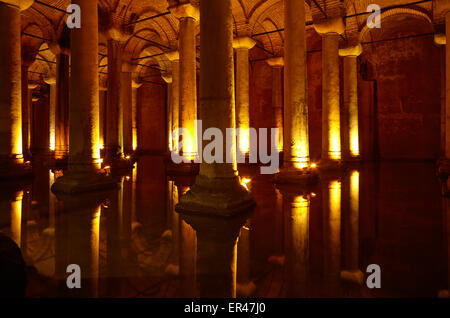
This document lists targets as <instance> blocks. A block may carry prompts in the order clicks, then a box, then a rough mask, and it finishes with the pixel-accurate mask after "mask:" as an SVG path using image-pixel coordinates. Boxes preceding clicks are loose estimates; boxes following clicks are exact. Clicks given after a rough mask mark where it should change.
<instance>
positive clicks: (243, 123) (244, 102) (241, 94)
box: [233, 37, 256, 153]
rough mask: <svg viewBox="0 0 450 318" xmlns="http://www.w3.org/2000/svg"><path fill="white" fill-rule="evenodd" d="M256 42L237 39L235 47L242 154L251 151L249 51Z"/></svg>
mask: <svg viewBox="0 0 450 318" xmlns="http://www.w3.org/2000/svg"><path fill="white" fill-rule="evenodd" d="M255 44H256V42H255V41H254V40H253V39H251V38H249V37H241V38H236V39H234V41H233V47H234V48H235V49H236V127H237V128H239V129H240V131H241V133H240V136H239V140H238V147H239V150H240V151H241V152H242V153H248V152H249V150H250V133H249V132H248V129H249V128H250V96H249V80H250V75H249V62H248V51H249V50H250V49H251V48H252V47H254V46H255Z"/></svg>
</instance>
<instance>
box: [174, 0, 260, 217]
mask: <svg viewBox="0 0 450 318" xmlns="http://www.w3.org/2000/svg"><path fill="white" fill-rule="evenodd" d="M200 13H201V17H202V18H201V20H200V29H201V34H202V36H201V45H200V49H201V54H200V59H201V61H200V63H201V65H202V67H201V68H200V103H201V106H200V107H201V119H202V121H203V129H205V130H206V129H208V128H210V127H215V128H217V129H219V130H220V131H221V133H222V135H223V136H226V135H227V131H226V130H227V128H231V131H233V132H234V128H235V117H234V114H235V105H234V94H233V78H234V75H233V74H234V71H233V69H234V68H233V45H232V44H233V43H232V42H233V18H232V13H231V0H220V1H202V2H201V3H200ZM231 137H232V138H230V139H231V141H232V142H230V143H225V142H224V143H223V144H222V145H218V147H223V148H222V149H223V157H222V158H219V159H221V160H220V161H222V162H218V161H219V160H216V161H215V162H213V163H207V162H205V161H203V162H202V163H201V164H200V172H199V175H198V176H197V179H196V183H195V185H193V186H192V187H191V190H190V191H188V192H187V193H186V195H184V196H183V197H181V198H180V203H179V204H178V205H177V206H176V210H177V212H182V213H202V214H214V215H227V216H228V215H233V214H238V213H242V212H244V211H247V210H248V209H250V208H252V207H253V205H254V201H253V198H252V196H251V195H250V193H249V191H248V190H247V189H246V188H245V187H244V186H242V185H241V184H240V180H239V177H238V175H237V171H236V143H235V140H234V139H235V138H233V137H234V133H233V136H231ZM206 145H207V143H206V142H205V143H204V144H203V149H204V147H205V146H206ZM216 152H217V150H216ZM227 159H228V160H227Z"/></svg>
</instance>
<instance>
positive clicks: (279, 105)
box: [266, 57, 284, 152]
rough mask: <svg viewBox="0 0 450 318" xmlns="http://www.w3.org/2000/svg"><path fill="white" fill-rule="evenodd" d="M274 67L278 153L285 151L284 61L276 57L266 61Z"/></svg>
mask: <svg viewBox="0 0 450 318" xmlns="http://www.w3.org/2000/svg"><path fill="white" fill-rule="evenodd" d="M266 62H267V64H268V65H270V66H271V67H272V111H273V120H272V125H273V127H275V128H278V131H279V143H278V151H279V152H282V151H283V67H284V59H283V58H282V57H274V58H270V59H267V60H266Z"/></svg>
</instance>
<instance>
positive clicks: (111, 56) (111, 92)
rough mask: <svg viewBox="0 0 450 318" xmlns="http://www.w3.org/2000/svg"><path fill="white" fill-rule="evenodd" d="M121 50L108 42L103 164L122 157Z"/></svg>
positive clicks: (115, 41) (116, 42) (116, 44)
mask: <svg viewBox="0 0 450 318" xmlns="http://www.w3.org/2000/svg"><path fill="white" fill-rule="evenodd" d="M122 53H123V48H122V44H121V43H120V41H117V40H114V39H109V40H108V98H107V107H106V140H105V162H107V163H109V164H112V163H114V162H115V161H116V160H117V159H119V158H121V157H122V155H123V103H122V102H123V100H122V96H121V95H122V94H121V93H122V91H121V86H122V83H121V74H122Z"/></svg>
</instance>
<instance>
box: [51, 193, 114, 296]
mask: <svg viewBox="0 0 450 318" xmlns="http://www.w3.org/2000/svg"><path fill="white" fill-rule="evenodd" d="M105 196H106V194H105V193H87V194H82V195H61V196H58V200H59V202H58V211H57V215H58V217H57V222H56V239H57V241H59V242H58V243H57V247H56V257H57V276H59V275H61V276H62V277H63V278H62V281H61V283H60V286H61V289H60V290H61V291H63V292H64V293H66V294H68V295H69V296H75V297H97V296H98V278H99V277H98V275H99V240H100V238H99V235H100V211H101V210H100V204H101V202H102V201H103V199H104V198H105ZM60 227H61V228H60ZM63 231H66V233H67V234H65V233H61V232H63ZM61 239H62V242H61ZM69 264H77V265H79V266H80V268H81V278H82V280H81V288H80V289H68V288H67V287H66V286H65V284H66V281H65V277H67V275H68V274H65V271H66V268H67V266H68V265H69ZM62 272H63V273H62Z"/></svg>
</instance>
